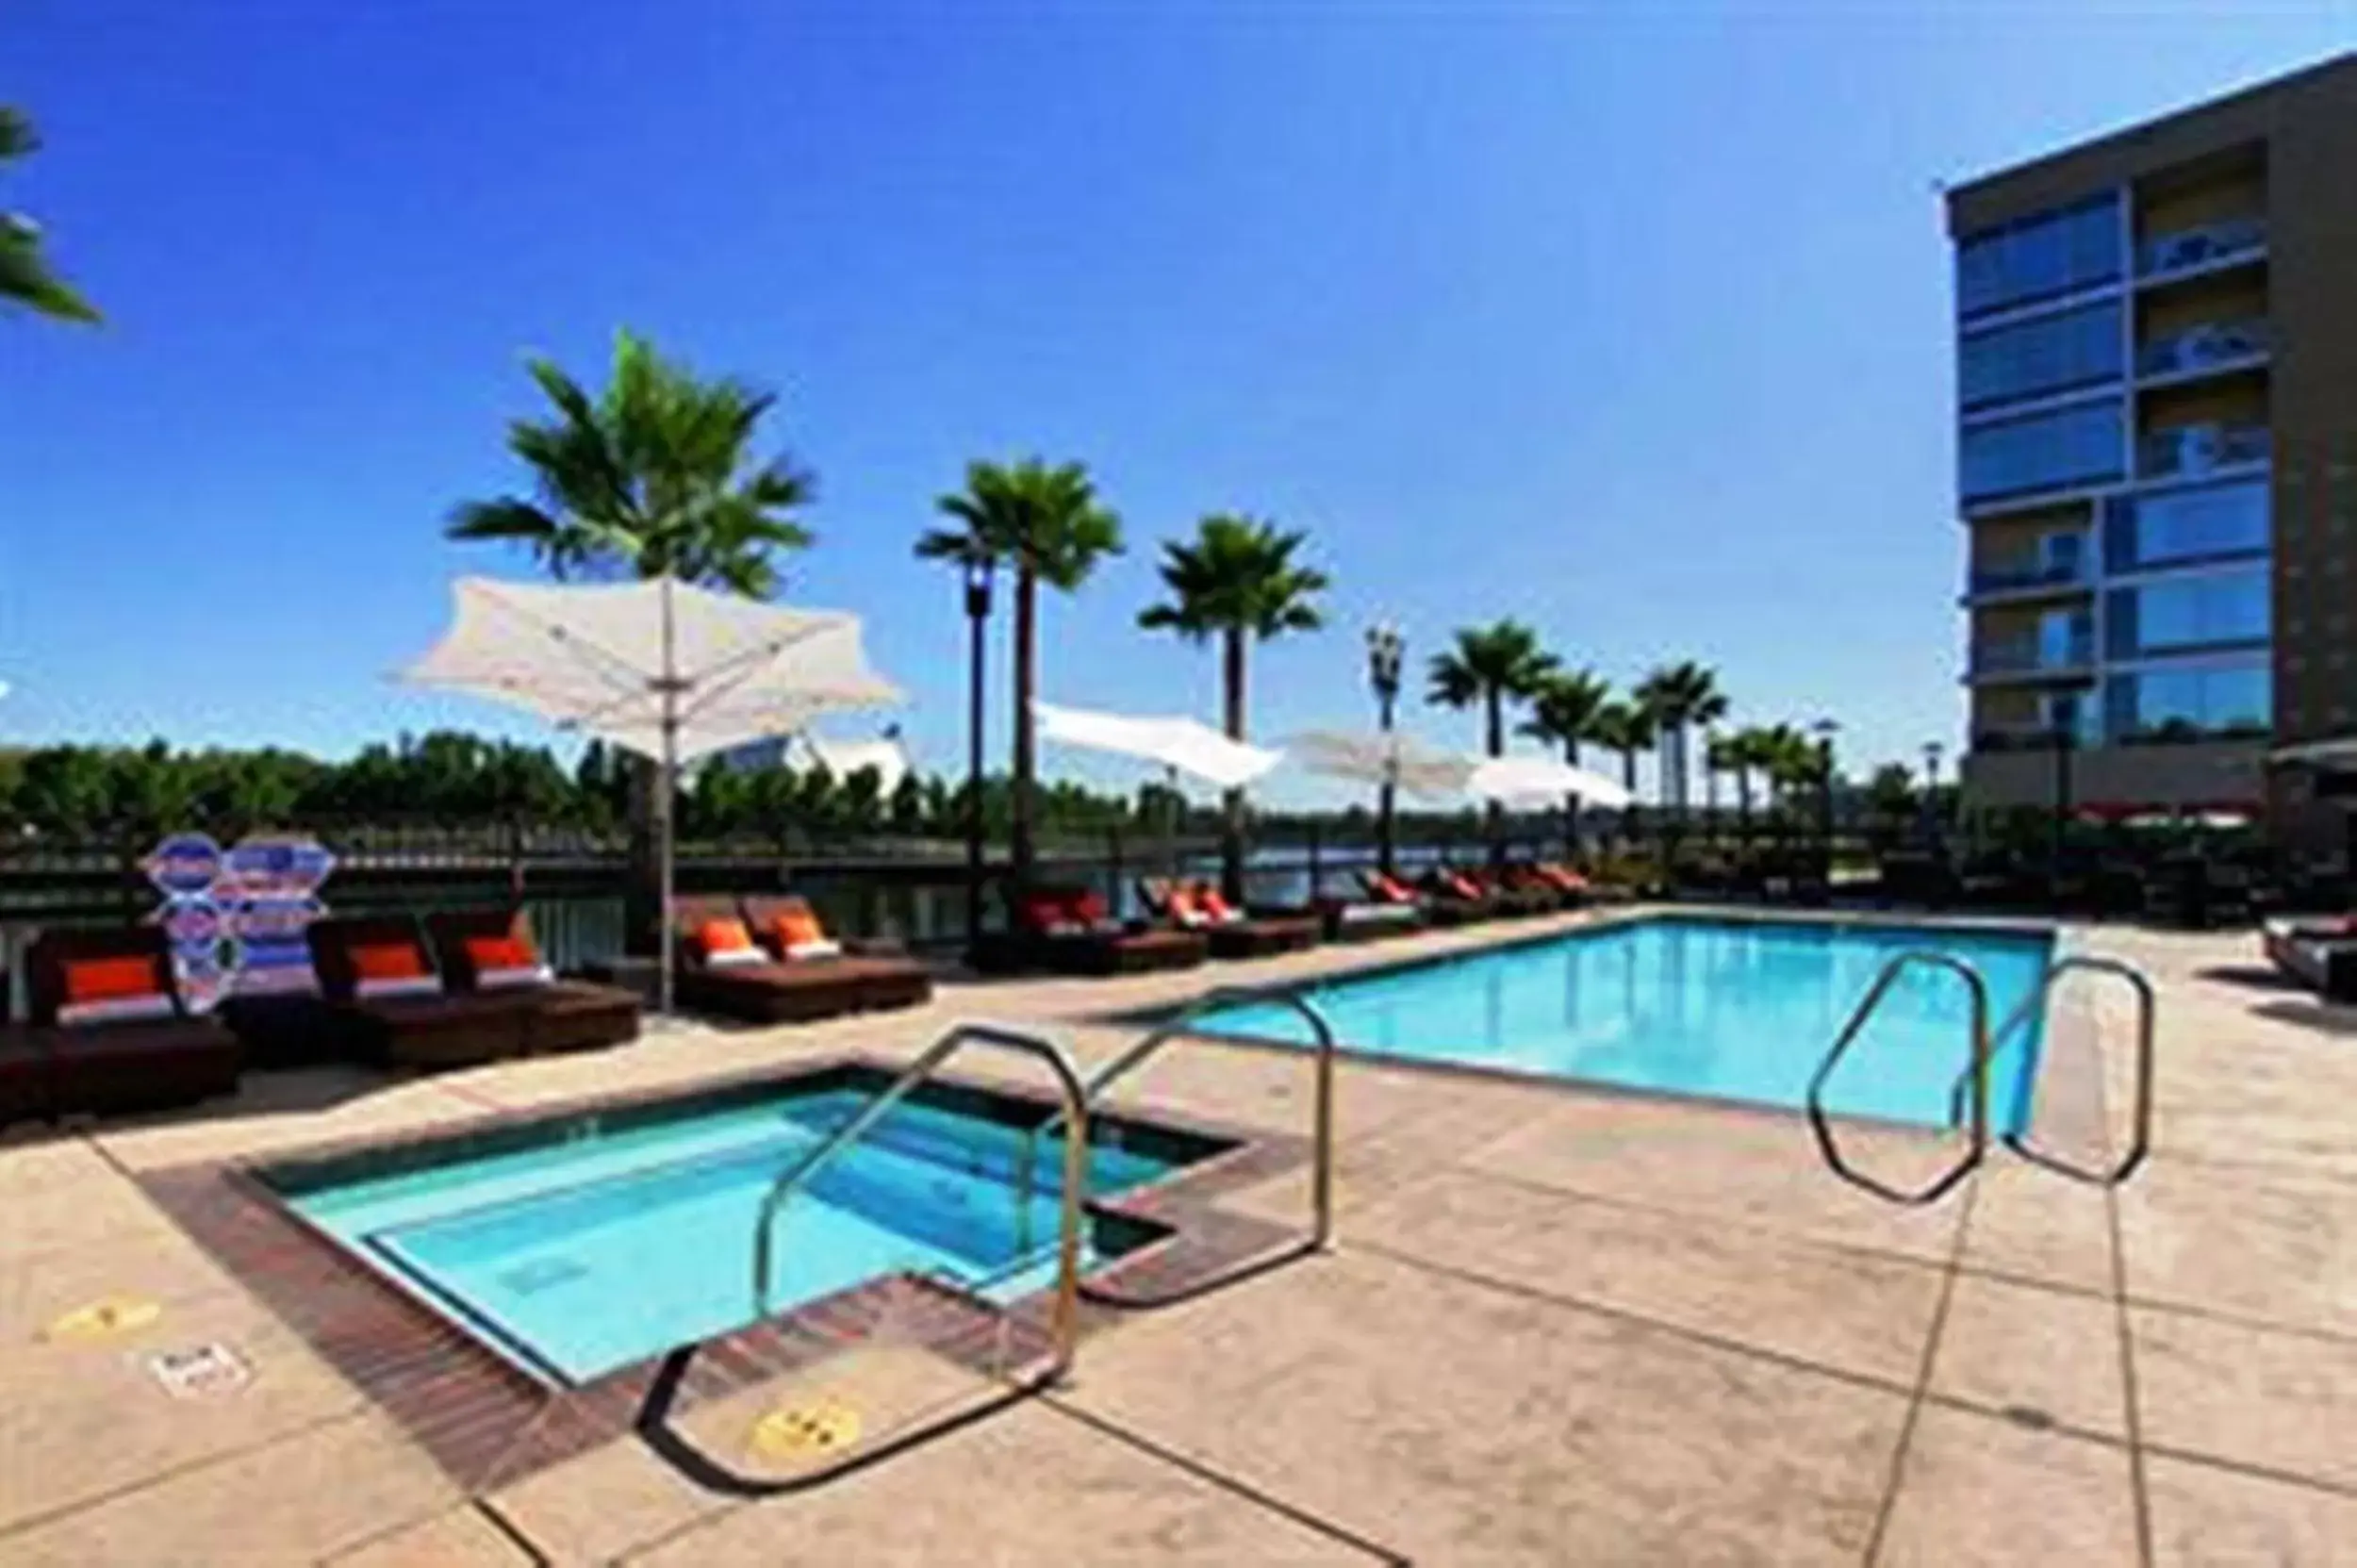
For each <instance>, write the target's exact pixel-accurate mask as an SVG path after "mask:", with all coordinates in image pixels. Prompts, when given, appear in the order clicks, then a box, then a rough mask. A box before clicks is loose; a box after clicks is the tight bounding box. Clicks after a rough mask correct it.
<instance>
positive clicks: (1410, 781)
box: [1285, 730, 1474, 800]
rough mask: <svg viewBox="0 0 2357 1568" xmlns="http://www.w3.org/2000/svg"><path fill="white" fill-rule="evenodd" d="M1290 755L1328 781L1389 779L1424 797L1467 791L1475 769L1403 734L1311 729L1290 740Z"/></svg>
mask: <svg viewBox="0 0 2357 1568" xmlns="http://www.w3.org/2000/svg"><path fill="white" fill-rule="evenodd" d="M1285 754H1286V755H1287V756H1288V757H1290V758H1292V759H1293V760H1294V762H1295V763H1297V764H1298V765H1300V766H1301V767H1304V768H1306V769H1308V770H1309V771H1310V772H1312V773H1317V774H1321V775H1323V776H1325V777H1327V778H1329V779H1348V780H1351V781H1353V782H1355V783H1359V784H1382V783H1384V782H1386V781H1387V780H1388V781H1389V782H1390V783H1392V784H1396V785H1397V786H1398V787H1399V788H1401V789H1404V790H1406V791H1407V792H1408V793H1409V794H1410V795H1414V796H1419V797H1421V798H1423V799H1425V800H1442V799H1445V798H1447V797H1450V796H1454V795H1459V794H1462V793H1463V792H1464V789H1465V783H1466V781H1467V780H1468V779H1469V778H1471V777H1472V776H1473V770H1474V764H1473V762H1472V760H1471V759H1470V758H1466V757H1460V756H1457V755H1455V754H1453V753H1451V752H1447V751H1434V750H1432V749H1431V748H1430V747H1427V746H1425V745H1423V744H1421V743H1420V742H1418V741H1415V740H1413V739H1411V738H1409V736H1407V735H1403V734H1363V733H1358V732H1352V731H1344V730H1307V731H1304V732H1303V733H1302V734H1297V735H1293V736H1290V737H1289V738H1288V739H1287V740H1286V741H1285Z"/></svg>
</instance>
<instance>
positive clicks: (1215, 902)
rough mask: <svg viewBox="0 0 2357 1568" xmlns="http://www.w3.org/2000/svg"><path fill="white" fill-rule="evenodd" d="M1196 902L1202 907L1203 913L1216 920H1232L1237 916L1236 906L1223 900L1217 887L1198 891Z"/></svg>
mask: <svg viewBox="0 0 2357 1568" xmlns="http://www.w3.org/2000/svg"><path fill="white" fill-rule="evenodd" d="M1195 902H1196V903H1197V904H1199V905H1201V906H1202V909H1203V913H1204V914H1206V915H1208V916H1211V918H1212V919H1214V920H1228V919H1232V918H1234V916H1235V913H1236V909H1235V906H1234V905H1233V904H1230V903H1229V902H1228V900H1226V899H1223V898H1221V897H1220V894H1219V889H1218V888H1216V887H1206V888H1201V889H1199V890H1197V891H1196V893H1195Z"/></svg>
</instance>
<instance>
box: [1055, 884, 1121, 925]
mask: <svg viewBox="0 0 2357 1568" xmlns="http://www.w3.org/2000/svg"><path fill="white" fill-rule="evenodd" d="M1064 909H1065V910H1066V911H1067V912H1068V913H1069V914H1070V915H1071V916H1072V918H1074V919H1076V920H1078V921H1080V923H1081V924H1083V925H1090V926H1093V925H1095V924H1096V922H1097V921H1099V920H1104V919H1110V918H1111V917H1112V916H1113V910H1112V909H1111V908H1110V907H1108V906H1107V904H1106V902H1105V900H1104V896H1103V895H1102V894H1099V893H1096V892H1094V891H1089V890H1085V889H1084V890H1082V891H1081V892H1079V893H1075V894H1073V895H1072V896H1071V897H1070V898H1069V899H1067V900H1064Z"/></svg>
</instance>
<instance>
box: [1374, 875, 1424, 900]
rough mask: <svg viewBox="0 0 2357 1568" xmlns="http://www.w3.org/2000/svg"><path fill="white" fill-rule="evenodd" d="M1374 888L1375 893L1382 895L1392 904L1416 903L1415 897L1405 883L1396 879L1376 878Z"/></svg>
mask: <svg viewBox="0 0 2357 1568" xmlns="http://www.w3.org/2000/svg"><path fill="white" fill-rule="evenodd" d="M1375 888H1376V892H1378V893H1380V894H1382V895H1383V896H1384V897H1385V898H1387V899H1389V900H1392V901H1393V903H1402V904H1405V903H1413V902H1415V901H1416V895H1415V894H1414V892H1412V891H1411V890H1410V889H1409V886H1408V884H1407V883H1404V882H1402V881H1400V880H1399V879H1398V878H1397V877H1388V876H1378V877H1376V879H1375Z"/></svg>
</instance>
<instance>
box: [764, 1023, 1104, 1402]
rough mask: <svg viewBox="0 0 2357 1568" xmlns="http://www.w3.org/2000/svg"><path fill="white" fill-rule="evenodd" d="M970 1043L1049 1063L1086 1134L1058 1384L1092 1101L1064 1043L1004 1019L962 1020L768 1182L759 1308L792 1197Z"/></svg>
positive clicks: (1073, 1293) (1053, 1375)
mask: <svg viewBox="0 0 2357 1568" xmlns="http://www.w3.org/2000/svg"><path fill="white" fill-rule="evenodd" d="M968 1046H996V1047H998V1048H1000V1049H1002V1050H1011V1051H1014V1052H1017V1053H1018V1054H1021V1055H1025V1056H1030V1057H1035V1058H1037V1059H1038V1060H1040V1061H1042V1062H1045V1063H1047V1067H1048V1070H1049V1071H1050V1072H1051V1073H1053V1074H1054V1075H1055V1078H1056V1088H1057V1092H1058V1094H1059V1096H1060V1098H1062V1100H1063V1108H1062V1111H1061V1112H1060V1114H1062V1115H1063V1116H1065V1117H1068V1118H1069V1125H1070V1126H1072V1127H1074V1128H1075V1129H1077V1130H1078V1131H1079V1133H1080V1135H1079V1136H1078V1137H1075V1138H1071V1139H1068V1140H1066V1143H1065V1147H1064V1171H1063V1205H1062V1213H1061V1224H1062V1239H1061V1243H1060V1245H1059V1246H1058V1259H1057V1268H1056V1303H1055V1309H1054V1312H1053V1314H1052V1316H1051V1319H1050V1323H1049V1334H1050V1339H1051V1340H1052V1342H1053V1345H1054V1355H1055V1362H1054V1364H1053V1365H1052V1366H1051V1367H1050V1368H1049V1370H1048V1372H1047V1381H1050V1382H1053V1381H1055V1380H1057V1379H1058V1378H1062V1377H1063V1375H1064V1373H1065V1372H1067V1371H1069V1370H1070V1368H1071V1366H1072V1357H1073V1353H1074V1350H1075V1349H1076V1347H1077V1346H1078V1345H1079V1343H1080V1213H1081V1207H1082V1204H1083V1203H1084V1201H1085V1200H1086V1198H1087V1196H1088V1195H1087V1187H1088V1099H1087V1094H1086V1091H1085V1090H1084V1089H1083V1088H1082V1086H1081V1081H1080V1070H1079V1069H1078V1068H1076V1067H1075V1066H1074V1065H1072V1057H1071V1055H1070V1054H1069V1053H1068V1052H1066V1051H1065V1050H1064V1048H1063V1047H1062V1046H1059V1045H1057V1044H1056V1043H1055V1042H1054V1041H1052V1040H1049V1039H1047V1038H1045V1037H1043V1036H1041V1035H1037V1034H1031V1033H1027V1032H1024V1031H1022V1030H1018V1029H1013V1028H1009V1027H1007V1026H1005V1025H1002V1024H987V1023H962V1024H959V1025H957V1026H956V1027H954V1028H953V1029H951V1030H950V1031H949V1032H948V1033H947V1034H944V1035H943V1036H942V1037H941V1038H940V1039H938V1040H935V1041H934V1042H933V1043H932V1044H931V1045H930V1046H928V1047H926V1048H925V1049H924V1051H923V1052H922V1053H920V1054H919V1055H918V1056H917V1057H916V1058H915V1060H914V1061H912V1062H911V1063H910V1064H909V1065H907V1066H906V1067H904V1068H902V1069H901V1072H900V1076H899V1077H898V1078H896V1079H894V1080H893V1081H892V1082H891V1083H890V1084H889V1085H887V1086H886V1087H885V1088H884V1090H883V1091H882V1093H881V1094H879V1095H877V1097H876V1098H874V1099H872V1100H870V1101H869V1102H868V1103H867V1105H866V1107H865V1109H864V1110H862V1111H861V1112H860V1113H859V1114H857V1115H855V1116H853V1117H852V1118H851V1119H850V1120H849V1121H847V1122H845V1123H844V1124H843V1125H842V1126H841V1127H839V1128H837V1129H835V1131H833V1132H832V1134H830V1135H829V1136H828V1137H826V1138H825V1139H823V1140H821V1141H820V1142H819V1143H818V1144H817V1145H816V1146H815V1147H812V1148H811V1149H810V1150H809V1152H807V1153H805V1154H803V1155H802V1156H801V1157H800V1158H799V1159H798V1160H796V1161H795V1162H794V1163H793V1164H790V1165H788V1166H786V1167H785V1168H784V1169H783V1170H782V1171H780V1172H779V1173H778V1176H777V1180H774V1181H772V1182H770V1183H769V1191H768V1193H767V1194H766V1196H765V1197H763V1198H762V1200H761V1217H760V1218H759V1220H757V1221H756V1222H755V1225H754V1230H753V1310H754V1312H756V1313H758V1314H759V1315H761V1316H764V1317H766V1316H767V1315H768V1313H769V1283H770V1264H771V1260H772V1257H773V1256H774V1251H775V1248H774V1246H773V1242H772V1238H771V1234H770V1232H771V1230H772V1229H773V1227H774V1225H775V1222H776V1220H777V1218H778V1214H779V1213H780V1211H781V1210H782V1209H783V1207H784V1205H785V1203H786V1201H787V1200H788V1199H790V1198H791V1197H794V1195H795V1194H797V1193H799V1192H800V1191H801V1190H802V1189H803V1188H804V1187H806V1186H807V1185H809V1183H810V1182H811V1181H812V1180H814V1179H815V1178H816V1176H817V1175H818V1173H819V1172H820V1171H822V1170H824V1169H825V1168H826V1167H827V1166H828V1165H829V1164H832V1162H833V1161H834V1160H835V1159H836V1158H838V1157H839V1156H840V1155H842V1154H843V1152H844V1151H845V1150H846V1149H849V1147H851V1146H852V1145H853V1144H855V1143H857V1142H858V1141H859V1140H860V1139H861V1138H863V1137H865V1136H866V1134H867V1133H868V1132H869V1131H871V1130H872V1129H873V1128H874V1127H875V1125H876V1124H877V1123H878V1122H880V1121H882V1119H883V1118H884V1116H885V1114H888V1113H889V1112H890V1111H891V1110H892V1108H893V1107H894V1106H896V1105H898V1104H899V1102H900V1101H901V1100H903V1099H905V1098H908V1096H909V1095H910V1094H911V1093H912V1092H914V1091H915V1088H916V1086H917V1085H918V1084H920V1083H922V1082H924V1081H925V1080H927V1079H929V1078H931V1076H932V1075H933V1074H934V1073H935V1072H937V1071H938V1070H940V1068H941V1066H942V1065H943V1064H945V1063H946V1062H948V1060H949V1058H951V1057H952V1056H955V1055H956V1054H957V1053H958V1052H959V1051H961V1050H964V1048H966V1047H968Z"/></svg>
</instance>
